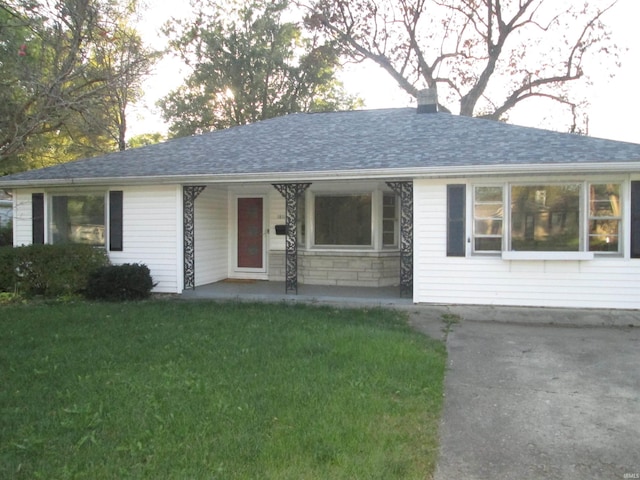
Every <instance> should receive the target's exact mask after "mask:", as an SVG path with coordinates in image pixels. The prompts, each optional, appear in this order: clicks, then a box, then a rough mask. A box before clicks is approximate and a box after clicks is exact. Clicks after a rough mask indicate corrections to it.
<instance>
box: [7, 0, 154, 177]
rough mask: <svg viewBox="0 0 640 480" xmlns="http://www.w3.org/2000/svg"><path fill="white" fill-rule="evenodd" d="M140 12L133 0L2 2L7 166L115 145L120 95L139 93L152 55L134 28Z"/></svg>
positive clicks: (58, 158) (66, 157)
mask: <svg viewBox="0 0 640 480" xmlns="http://www.w3.org/2000/svg"><path fill="white" fill-rule="evenodd" d="M134 11H135V0H132V1H129V0H108V1H99V0H62V1H56V2H54V1H53V0H40V1H33V0H9V1H8V2H6V3H3V4H0V38H2V41H0V64H1V65H2V69H0V169H1V170H4V171H9V170H11V169H19V168H29V167H32V166H41V165H43V164H46V163H48V162H50V161H51V162H53V161H55V162H59V161H65V160H71V159H73V158H77V157H78V156H86V155H91V154H92V153H99V152H104V151H108V150H113V149H115V148H117V146H118V142H116V141H114V138H113V137H114V135H113V129H114V128H115V129H116V130H118V129H119V128H121V125H115V127H114V123H113V122H114V116H113V114H112V113H113V112H114V111H117V112H118V113H122V112H123V110H122V108H121V106H122V105H119V104H118V100H119V98H118V97H119V96H121V95H123V94H126V95H127V101H129V100H130V95H132V94H133V95H136V94H137V93H136V89H137V88H139V84H140V82H141V80H142V78H143V77H144V75H146V74H147V73H148V71H149V69H150V65H151V63H152V62H153V55H152V53H151V52H148V51H146V50H144V49H143V48H142V47H141V44H140V41H139V37H137V35H136V34H135V32H134V31H132V30H131V29H130V28H129V27H128V22H129V19H130V16H131V15H132V13H133V12H134ZM124 39H126V41H125V40H124ZM124 107H125V108H126V103H125V104H124ZM123 125H124V124H123ZM119 136H120V134H118V135H116V136H115V138H118V137H119Z"/></svg>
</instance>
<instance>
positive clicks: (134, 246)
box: [109, 185, 183, 293]
mask: <svg viewBox="0 0 640 480" xmlns="http://www.w3.org/2000/svg"><path fill="white" fill-rule="evenodd" d="M111 190H122V191H123V207H122V231H123V234H122V235H123V245H122V247H123V248H122V251H121V252H109V258H110V259H111V261H112V262H113V263H114V264H123V263H144V264H145V265H147V267H149V270H150V271H151V276H152V278H153V282H154V283H156V284H157V285H156V286H155V287H154V289H153V291H154V292H158V293H179V292H180V291H181V289H182V281H181V280H182V269H183V266H182V254H181V253H180V252H181V251H182V237H181V235H182V234H181V232H182V228H181V226H180V225H181V222H182V205H181V201H180V199H181V196H182V187H181V186H176V185H169V186H151V187H113V188H111Z"/></svg>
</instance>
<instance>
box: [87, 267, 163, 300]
mask: <svg viewBox="0 0 640 480" xmlns="http://www.w3.org/2000/svg"><path fill="white" fill-rule="evenodd" d="M153 287H154V284H153V280H152V278H151V273H150V272H149V268H147V266H146V265H142V264H138V263H125V264H124V265H110V266H106V267H102V268H99V269H98V270H96V271H95V272H93V273H92V274H91V276H90V277H89V281H88V282H87V288H86V290H85V292H84V293H85V296H86V297H87V298H89V299H91V300H107V301H110V302H121V301H127V300H143V299H145V298H148V297H149V296H150V295H151V289H152V288H153Z"/></svg>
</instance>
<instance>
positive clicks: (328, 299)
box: [182, 279, 413, 307]
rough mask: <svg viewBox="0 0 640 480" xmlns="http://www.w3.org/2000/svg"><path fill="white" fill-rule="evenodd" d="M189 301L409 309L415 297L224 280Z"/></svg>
mask: <svg viewBox="0 0 640 480" xmlns="http://www.w3.org/2000/svg"><path fill="white" fill-rule="evenodd" d="M182 297H183V298H185V299H192V298H200V299H221V300H222V299H225V300H242V301H267V302H303V303H314V304H340V305H345V306H347V305H353V306H370V307H371V306H380V307H382V306H389V307H392V306H409V305H413V300H412V299H411V298H400V287H343V286H325V285H298V294H297V295H296V294H295V293H286V292H285V283H284V282H271V281H263V280H233V279H231V280H223V281H220V282H216V283H210V284H208V285H202V286H199V287H196V288H195V289H193V290H191V289H188V290H184V291H183V292H182Z"/></svg>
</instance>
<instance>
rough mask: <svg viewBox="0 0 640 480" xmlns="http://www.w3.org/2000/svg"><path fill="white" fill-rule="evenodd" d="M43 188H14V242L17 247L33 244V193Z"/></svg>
mask: <svg viewBox="0 0 640 480" xmlns="http://www.w3.org/2000/svg"><path fill="white" fill-rule="evenodd" d="M38 192H39V193H41V192H42V190H14V192H13V195H14V202H15V210H14V212H13V213H14V216H13V244H14V245H15V246H16V247H19V246H21V245H31V242H32V240H33V218H32V211H31V195H32V194H33V193H38Z"/></svg>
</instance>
